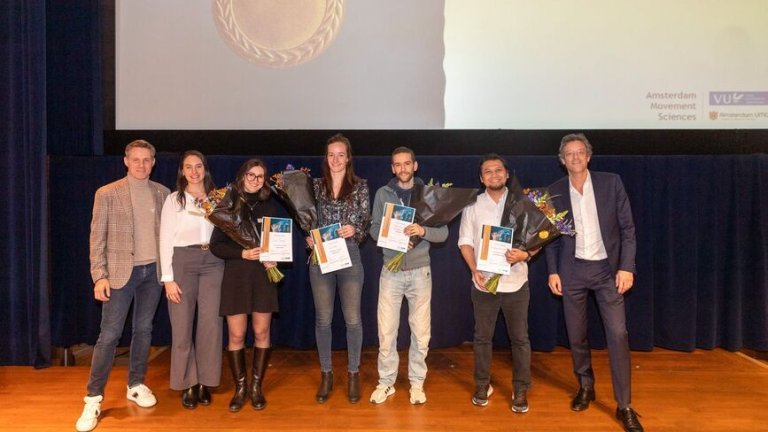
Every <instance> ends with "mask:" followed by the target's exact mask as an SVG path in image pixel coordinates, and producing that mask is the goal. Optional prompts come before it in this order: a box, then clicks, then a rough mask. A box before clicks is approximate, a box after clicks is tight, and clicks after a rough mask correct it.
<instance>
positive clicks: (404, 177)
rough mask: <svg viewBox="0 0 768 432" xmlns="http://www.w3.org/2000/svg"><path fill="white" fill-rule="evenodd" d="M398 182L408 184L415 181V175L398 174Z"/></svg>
mask: <svg viewBox="0 0 768 432" xmlns="http://www.w3.org/2000/svg"><path fill="white" fill-rule="evenodd" d="M397 180H398V181H400V183H408V182H410V181H411V180H413V173H412V172H411V173H399V174H397Z"/></svg>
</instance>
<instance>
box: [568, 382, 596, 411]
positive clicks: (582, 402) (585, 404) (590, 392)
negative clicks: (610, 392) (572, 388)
mask: <svg viewBox="0 0 768 432" xmlns="http://www.w3.org/2000/svg"><path fill="white" fill-rule="evenodd" d="M593 400H595V390H594V389H591V388H589V387H580V388H579V391H578V392H576V396H574V397H573V400H572V401H571V409H572V410H574V411H584V410H585V409H587V408H589V403H590V402H592V401H593Z"/></svg>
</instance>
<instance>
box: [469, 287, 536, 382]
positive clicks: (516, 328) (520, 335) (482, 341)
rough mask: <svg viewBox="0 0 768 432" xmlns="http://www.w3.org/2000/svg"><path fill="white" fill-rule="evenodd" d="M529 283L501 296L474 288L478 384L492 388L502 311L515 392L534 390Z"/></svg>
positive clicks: (476, 380)
mask: <svg viewBox="0 0 768 432" xmlns="http://www.w3.org/2000/svg"><path fill="white" fill-rule="evenodd" d="M530 296H531V294H530V290H529V289H528V282H526V283H525V285H523V287H522V288H520V289H519V290H518V291H515V292H500V293H497V294H496V295H493V294H491V293H489V292H484V291H480V290H478V289H477V288H475V287H472V304H473V306H474V314H475V335H474V341H473V345H474V352H475V384H476V385H478V386H479V385H484V384H489V383H490V379H491V357H492V355H493V333H494V331H495V330H496V319H497V318H498V316H499V310H501V312H502V313H503V314H504V321H505V323H506V324H507V336H509V343H510V350H511V351H512V384H513V386H514V389H515V391H520V390H524V389H527V388H528V387H530V386H531V342H530V341H529V339H528V302H529V300H530Z"/></svg>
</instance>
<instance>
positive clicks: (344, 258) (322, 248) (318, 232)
mask: <svg viewBox="0 0 768 432" xmlns="http://www.w3.org/2000/svg"><path fill="white" fill-rule="evenodd" d="M340 229H341V224H339V223H335V224H333V225H328V226H324V227H322V228H316V229H313V230H312V231H311V235H312V241H313V242H314V243H315V255H316V257H317V263H318V264H319V265H320V272H321V273H322V274H326V273H330V272H333V271H336V270H341V269H343V268H347V267H352V259H351V258H350V257H349V250H348V249H347V242H346V240H344V239H343V238H342V237H341V236H340V235H339V230H340Z"/></svg>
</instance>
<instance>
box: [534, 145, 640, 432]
mask: <svg viewBox="0 0 768 432" xmlns="http://www.w3.org/2000/svg"><path fill="white" fill-rule="evenodd" d="M559 156H560V162H561V163H562V164H563V165H565V168H566V169H567V170H568V176H567V177H564V178H562V179H560V180H558V181H556V182H555V183H553V184H552V185H551V186H550V187H549V191H550V194H551V196H553V197H554V198H553V204H554V205H555V207H556V208H557V209H558V210H561V211H562V210H568V211H569V212H570V213H571V215H573V221H574V228H575V229H576V233H577V234H576V236H575V237H568V236H563V237H560V238H559V239H557V240H555V241H554V242H553V243H552V244H551V245H549V246H547V247H546V254H547V267H548V268H549V288H550V290H551V291H552V292H553V293H554V294H555V295H559V296H563V310H564V314H565V325H566V328H567V330H568V341H569V343H570V346H571V355H572V357H573V368H574V373H575V374H576V378H577V379H578V381H579V390H578V391H577V393H576V396H574V398H573V400H572V401H571V409H572V410H574V411H583V410H585V409H587V408H589V403H590V402H591V401H593V400H595V387H594V385H595V375H594V372H593V370H592V359H591V350H590V346H589V340H588V339H587V299H588V297H589V293H590V292H593V293H594V295H595V298H596V299H597V304H598V307H599V308H600V318H601V319H602V321H603V325H604V327H605V333H606V341H607V344H608V355H609V357H610V364H611V378H612V381H613V394H614V398H615V399H616V403H617V407H616V418H617V419H618V420H619V421H620V422H621V423H622V426H623V427H624V429H625V430H626V431H628V432H642V431H643V427H642V425H641V424H640V421H639V420H638V419H637V413H635V411H634V410H633V409H632V407H631V406H630V399H631V398H630V358H629V336H628V334H627V326H626V312H625V310H624V293H626V292H627V291H628V290H629V289H630V288H632V284H633V282H634V272H635V253H636V247H637V246H636V240H635V224H634V221H633V220H632V210H631V208H630V206H629V198H628V197H627V193H626V191H625V190H624V185H623V184H622V182H621V178H619V176H618V175H616V174H612V173H603V172H591V171H589V170H588V169H587V165H588V164H589V160H590V158H591V157H592V146H591V145H590V143H589V141H588V140H587V138H586V137H585V136H584V135H583V134H570V135H566V136H565V137H563V139H562V140H561V142H560V155H559Z"/></svg>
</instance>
